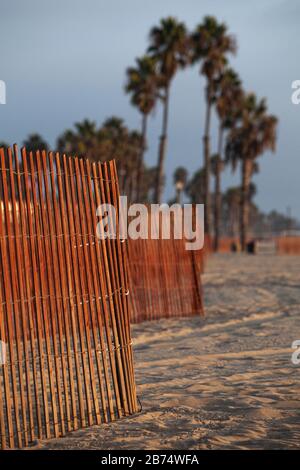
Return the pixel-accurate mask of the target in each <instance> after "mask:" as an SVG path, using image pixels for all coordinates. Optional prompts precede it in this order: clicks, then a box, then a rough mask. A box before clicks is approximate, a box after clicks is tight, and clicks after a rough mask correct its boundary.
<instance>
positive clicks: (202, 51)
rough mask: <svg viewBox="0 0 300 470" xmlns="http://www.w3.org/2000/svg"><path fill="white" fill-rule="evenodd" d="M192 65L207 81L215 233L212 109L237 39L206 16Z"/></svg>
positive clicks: (206, 140) (194, 39)
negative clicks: (228, 57) (217, 89)
mask: <svg viewBox="0 0 300 470" xmlns="http://www.w3.org/2000/svg"><path fill="white" fill-rule="evenodd" d="M191 48H192V51H191V60H192V63H196V62H199V61H200V62H201V69H200V73H201V74H203V75H204V76H205V78H206V86H205V100H206V115H205V127H204V136H203V150H204V169H205V220H206V224H205V230H206V233H207V234H208V235H210V232H211V196H210V123H211V109H212V105H213V102H214V99H215V91H216V90H215V86H216V83H217V80H218V78H219V76H220V74H221V73H222V71H223V69H224V67H225V65H226V63H227V59H226V55H227V54H228V53H233V52H235V49H236V47H235V41H234V38H233V37H232V36H231V35H230V34H228V31H227V26H226V25H225V24H224V23H218V21H217V20H216V18H214V17H213V16H206V17H205V18H204V20H203V22H202V23H201V24H199V25H198V26H197V27H196V30H195V31H194V32H193V33H192V35H191Z"/></svg>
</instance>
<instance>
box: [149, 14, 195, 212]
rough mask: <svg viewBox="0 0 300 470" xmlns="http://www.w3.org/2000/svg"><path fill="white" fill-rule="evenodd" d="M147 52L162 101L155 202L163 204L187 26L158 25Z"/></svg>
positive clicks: (164, 22) (167, 21)
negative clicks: (171, 115) (175, 83)
mask: <svg viewBox="0 0 300 470" xmlns="http://www.w3.org/2000/svg"><path fill="white" fill-rule="evenodd" d="M148 52H149V54H150V55H151V57H153V58H154V59H155V61H156V63H157V74H158V76H159V83H158V85H159V88H160V90H161V91H162V94H161V95H160V98H161V100H162V102H163V121H162V133H161V137H160V144H159V151H158V164H157V175H156V190H155V202H157V203H160V202H161V197H162V191H163V182H164V163H165V158H166V145H167V132H168V112H169V98H170V86H171V82H172V79H173V78H174V76H175V74H176V72H177V70H178V68H179V67H184V66H185V65H186V64H187V62H188V37H187V31H186V27H185V25H184V23H181V22H178V21H177V20H176V19H175V18H172V17H168V18H165V19H162V20H161V21H160V24H159V25H158V26H154V27H153V28H152V29H151V31H150V46H149V48H148Z"/></svg>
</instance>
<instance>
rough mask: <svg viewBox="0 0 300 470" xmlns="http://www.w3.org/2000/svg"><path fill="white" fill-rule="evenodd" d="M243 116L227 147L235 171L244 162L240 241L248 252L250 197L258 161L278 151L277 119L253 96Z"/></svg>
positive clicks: (249, 99) (246, 100)
mask: <svg viewBox="0 0 300 470" xmlns="http://www.w3.org/2000/svg"><path fill="white" fill-rule="evenodd" d="M244 101H245V103H244V107H243V113H242V117H241V119H240V120H239V121H238V124H237V125H236V126H235V127H234V128H233V129H232V130H231V131H230V133H229V136H228V141H227V145H226V159H227V161H230V162H231V164H232V166H233V169H235V168H236V165H237V163H238V162H239V161H240V162H241V179H242V184H241V211H240V241H241V248H242V250H243V251H244V250H245V248H246V242H247V231H248V224H249V196H250V189H249V188H250V184H251V178H252V175H253V173H254V171H255V169H256V168H255V166H256V161H255V160H256V159H257V158H258V157H259V156H261V155H262V154H263V153H264V152H265V151H266V150H271V151H273V152H274V151H275V143H276V129H277V118H276V117H275V116H273V115H269V114H267V106H266V102H265V100H264V99H263V100H260V101H258V100H257V98H256V96H255V95H254V94H253V93H251V94H249V95H247V96H246V97H245V100H244Z"/></svg>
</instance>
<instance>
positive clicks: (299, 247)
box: [275, 236, 300, 255]
mask: <svg viewBox="0 0 300 470" xmlns="http://www.w3.org/2000/svg"><path fill="white" fill-rule="evenodd" d="M275 240H276V245H277V251H278V253H280V254H285V255H300V237H291V236H289V237H278V238H276V239H275Z"/></svg>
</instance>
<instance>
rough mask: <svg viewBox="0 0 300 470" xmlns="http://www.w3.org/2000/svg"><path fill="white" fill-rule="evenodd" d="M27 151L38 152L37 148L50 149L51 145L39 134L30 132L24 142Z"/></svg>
mask: <svg viewBox="0 0 300 470" xmlns="http://www.w3.org/2000/svg"><path fill="white" fill-rule="evenodd" d="M23 145H24V147H26V150H27V152H36V151H37V150H46V151H48V149H49V145H48V144H47V142H46V141H45V140H44V139H43V137H42V136H40V135H39V134H30V135H29V136H28V137H27V139H25V140H24V142H23Z"/></svg>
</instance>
